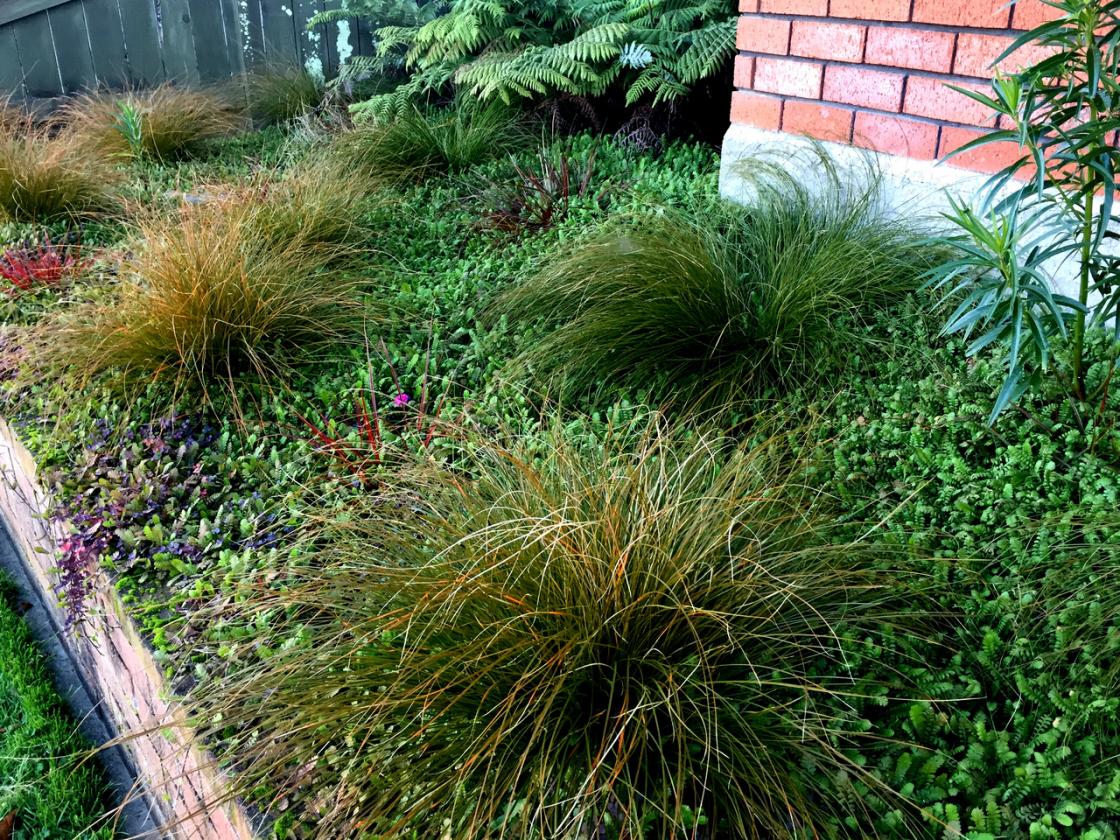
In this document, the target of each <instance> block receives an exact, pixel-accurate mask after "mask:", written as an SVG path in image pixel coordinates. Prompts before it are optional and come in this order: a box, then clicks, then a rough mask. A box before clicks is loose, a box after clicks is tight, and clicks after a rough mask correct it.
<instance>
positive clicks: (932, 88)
mask: <svg viewBox="0 0 1120 840" xmlns="http://www.w3.org/2000/svg"><path fill="white" fill-rule="evenodd" d="M952 83H953V84H955V85H957V86H958V87H961V88H968V89H971V90H974V91H977V92H979V93H990V92H991V89H990V88H989V87H987V86H986V85H979V84H975V83H971V82H962V81H953V82H952ZM902 110H903V111H905V112H906V113H907V114H913V115H914V116H917V117H930V118H931V119H935V120H947V121H949V122H958V123H966V124H967V125H979V126H994V125H995V124H996V116H995V114H994V113H992V111H991V109H989V108H987V107H985V106H984V105H982V104H980V103H979V102H977V101H975V100H973V99H969V98H968V97H967V96H965V95H964V94H963V93H958V92H957V91H955V90H952V89H951V88H949V87H947V86H946V82H945V80H943V79H938V78H928V77H926V76H911V77H910V80H909V81H908V82H907V84H906V102H905V103H903V108H902Z"/></svg>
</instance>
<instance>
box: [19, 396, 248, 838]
mask: <svg viewBox="0 0 1120 840" xmlns="http://www.w3.org/2000/svg"><path fill="white" fill-rule="evenodd" d="M49 510H50V496H49V494H48V493H47V492H46V491H45V490H44V489H43V488H42V486H41V485H40V483H39V480H38V468H37V465H36V464H35V460H34V458H33V457H32V455H31V453H30V452H29V451H28V450H27V448H26V447H25V446H24V445H23V443H22V442H21V441H20V439H19V436H18V434H17V433H16V432H15V431H14V430H13V429H12V428H11V426H10V425H9V424H8V423H7V422H6V421H5V420H4V419H3V418H0V518H2V519H3V520H4V521H5V523H6V525H7V530H8V533H9V535H10V537H11V539H12V541H13V543H14V544H15V546H16V549H17V551H18V553H19V554H21V555H22V561H23V565H24V570H25V571H26V573H27V578H28V579H29V582H30V583H31V585H32V586H33V587H34V589H35V593H34V594H35V595H36V596H37V598H38V599H39V600H40V601H41V603H42V604H43V605H44V607H45V608H46V609H47V611H48V612H49V613H50V614H51V619H52V622H53V623H54V624H55V626H64V625H65V622H66V617H65V612H64V610H63V608H62V606H61V605H60V604H59V599H58V597H57V594H56V592H55V580H56V577H57V575H56V573H55V562H56V558H57V557H58V554H59V545H60V544H61V541H62V539H63V538H64V536H65V535H64V532H63V530H62V527H61V525H60V524H58V523H53V522H52V521H51V520H50V519H49V518H48V517H47V516H46V514H47V512H48V511H49ZM96 575H97V578H96V579H95V581H94V585H93V588H92V592H91V594H90V597H89V603H88V607H89V616H88V620H87V623H86V626H85V627H84V628H83V629H82V630H80V631H79V630H75V631H73V632H68V633H64V634H63V636H64V637H63V638H61V639H60V642H61V644H62V646H63V648H64V649H65V651H66V653H67V655H68V657H69V658H70V660H71V661H72V662H73V664H74V667H75V670H76V671H77V674H78V676H79V678H80V680H81V681H82V682H83V683H84V684H85V686H86V687H87V689H88V691H89V693H90V694H91V695H92V700H93V702H94V703H95V704H97V705H98V706H99V707H100V710H101V712H102V714H103V717H105V718H106V722H107V724H108V725H109V726H110V728H111V729H112V730H114V732H113V734H115V735H118V736H122V735H123V736H125V740H124V741H123V742H122V747H123V749H124V750H125V752H126V753H127V755H128V758H129V759H130V761H131V763H132V765H133V768H134V770H135V773H136V779H137V781H136V788H135V789H134V790H133V791H132V792H131V794H130V797H129V798H130V799H133V800H141V801H143V802H144V804H145V805H146V806H147V808H148V810H149V811H150V812H151V813H152V815H153V816H154V817H155V818H156V822H158V823H159V825H161V826H162V832H161V833H162V835H164V836H166V837H173V838H176V840H252V838H254V837H255V832H254V831H253V830H252V828H251V825H252V822H251V820H250V819H249V818H248V816H247V815H246V813H245V812H244V810H243V809H242V808H241V807H239V806H237V805H223V806H220V807H209V806H208V805H207V802H208V801H213V800H214V799H215V798H220V794H221V792H222V791H223V788H224V786H225V782H224V778H223V776H222V773H221V771H220V770H219V769H218V768H217V767H216V766H215V764H214V761H213V759H212V758H211V757H210V756H209V755H208V754H207V753H206V752H205V751H204V750H202V749H201V748H200V747H199V746H198V745H197V744H196V743H195V741H194V736H193V733H192V731H191V730H190V728H189V727H188V726H187V725H186V723H185V720H184V717H183V713H182V710H181V709H179V708H178V707H177V706H176V705H175V704H174V703H173V702H172V701H170V700H169V699H168V698H169V697H170V694H171V692H170V691H169V690H168V686H167V682H166V680H165V679H164V675H163V671H162V669H161V668H160V666H159V665H158V663H157V662H156V661H155V658H154V656H153V655H152V652H151V650H150V648H149V647H148V646H147V645H146V644H145V643H144V641H143V638H142V636H141V634H140V631H139V629H138V628H137V626H136V624H135V623H134V622H133V620H132V619H131V617H129V615H128V611H127V609H126V608H125V606H124V604H123V603H122V602H121V600H120V598H119V597H118V595H117V592H116V590H115V588H114V587H113V586H112V584H111V582H110V581H109V580H108V576H107V575H106V574H105V572H104V571H103V570H98V571H97V572H96ZM146 836H147V837H149V838H150V837H152V836H153V835H152V834H150V833H149V834H148V835H146Z"/></svg>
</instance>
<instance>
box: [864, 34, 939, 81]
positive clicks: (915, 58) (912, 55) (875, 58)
mask: <svg viewBox="0 0 1120 840" xmlns="http://www.w3.org/2000/svg"><path fill="white" fill-rule="evenodd" d="M955 40H956V35H955V34H954V33H952V32H942V31H934V30H928V29H903V28H901V27H893V26H872V27H871V28H870V29H869V30H868V32H867V53H866V57H865V59H864V60H865V61H866V62H867V63H868V64H885V65H887V66H888V67H908V68H911V69H913V70H928V71H929V72H931V73H948V72H949V71H950V70H951V69H952V65H953V44H954V42H955Z"/></svg>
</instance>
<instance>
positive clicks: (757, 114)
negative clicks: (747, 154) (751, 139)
mask: <svg viewBox="0 0 1120 840" xmlns="http://www.w3.org/2000/svg"><path fill="white" fill-rule="evenodd" d="M731 122H733V123H741V124H743V125H753V126H755V127H756V128H766V129H769V130H771V131H777V130H778V129H779V128H781V126H782V100H781V99H779V98H778V97H776V96H761V95H759V94H757V93H748V92H747V91H744V90H737V91H735V93H733V94H731Z"/></svg>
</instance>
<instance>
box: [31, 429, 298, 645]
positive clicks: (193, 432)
mask: <svg viewBox="0 0 1120 840" xmlns="http://www.w3.org/2000/svg"><path fill="white" fill-rule="evenodd" d="M215 439H216V432H215V430H214V428H213V427H212V426H210V425H209V424H206V423H200V422H199V421H197V420H196V419H194V418H189V417H173V418H172V417H168V418H163V419H160V420H156V421H153V422H151V423H146V424H143V425H141V426H138V427H135V428H127V429H124V430H123V431H119V432H117V431H115V430H114V429H113V428H112V427H111V426H110V425H109V424H108V423H106V422H104V421H98V425H97V427H96V429H95V431H94V432H93V434H91V436H90V438H89V439H88V441H87V443H86V449H85V454H84V459H83V461H82V462H81V463H80V464H79V465H78V466H77V468H76V469H74V470H70V471H68V472H67V473H66V474H65V475H59V476H56V478H55V481H54V482H53V484H54V488H55V493H56V498H58V499H59V500H60V503H59V505H58V506H57V508H56V510H55V511H54V518H55V519H56V520H58V521H61V522H62V523H63V524H64V527H65V528H66V529H67V530H68V532H69V536H68V537H67V539H66V540H65V541H64V542H63V544H62V546H61V558H60V560H59V564H58V565H59V591H60V595H61V596H62V598H63V601H64V603H65V605H66V608H67V612H68V617H69V621H70V623H71V625H74V624H77V623H81V622H82V621H83V620H85V618H86V617H87V609H88V602H89V596H90V594H91V591H92V585H93V580H94V574H95V572H96V570H97V568H98V566H99V564H105V565H107V566H108V567H110V568H111V569H112V570H113V571H114V573H115V574H117V575H127V574H129V573H132V572H134V571H135V572H141V573H143V572H149V571H155V572H162V573H164V574H165V575H167V576H169V577H170V576H175V575H191V574H196V573H197V572H198V571H199V570H200V568H201V566H202V565H203V564H204V562H205V560H206V558H207V557H208V556H211V555H217V554H218V552H220V551H221V550H222V549H224V548H233V549H243V548H254V549H255V548H267V547H269V546H270V545H272V544H273V543H275V542H276V541H277V540H279V539H280V537H281V536H282V535H283V532H284V527H283V526H282V525H281V524H280V523H278V522H277V521H276V517H275V515H271V518H270V517H269V515H265V516H261V517H259V518H258V517H254V516H253V514H252V511H248V510H247V508H248V507H249V506H250V504H251V503H252V502H253V501H254V500H259V498H260V495H259V494H254V495H252V496H249V497H247V498H241V499H240V500H239V501H238V502H236V503H229V500H230V498H231V497H236V491H237V487H236V486H233V485H231V483H230V482H229V481H227V480H226V478H225V476H224V474H223V472H222V471H221V470H220V469H219V468H218V466H217V463H216V459H215V458H213V457H208V455H209V454H210V452H211V451H212V447H213V444H214V442H215ZM223 502H226V504H223ZM187 535H189V536H187Z"/></svg>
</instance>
